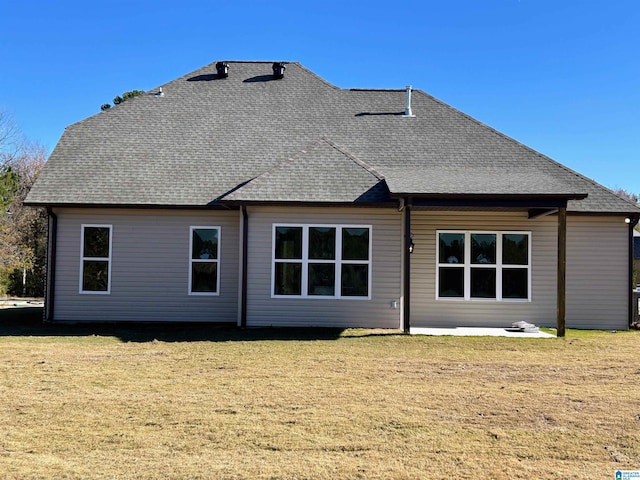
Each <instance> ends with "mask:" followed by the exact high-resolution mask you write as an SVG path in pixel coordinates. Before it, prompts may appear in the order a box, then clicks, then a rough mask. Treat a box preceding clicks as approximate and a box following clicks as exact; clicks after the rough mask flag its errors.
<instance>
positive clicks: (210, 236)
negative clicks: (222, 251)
mask: <svg viewBox="0 0 640 480" xmlns="http://www.w3.org/2000/svg"><path fill="white" fill-rule="evenodd" d="M192 241H193V249H192V253H191V258H192V259H194V260H195V259H217V258H218V229H217V228H196V229H194V230H193V238H192Z"/></svg>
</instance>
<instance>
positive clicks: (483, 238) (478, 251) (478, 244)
mask: <svg viewBox="0 0 640 480" xmlns="http://www.w3.org/2000/svg"><path fill="white" fill-rule="evenodd" d="M471 263H489V264H495V263H496V236H495V234H492V233H472V234H471Z"/></svg>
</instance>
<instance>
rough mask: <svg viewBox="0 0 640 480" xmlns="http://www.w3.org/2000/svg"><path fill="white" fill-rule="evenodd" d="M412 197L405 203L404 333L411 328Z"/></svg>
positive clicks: (408, 331)
mask: <svg viewBox="0 0 640 480" xmlns="http://www.w3.org/2000/svg"><path fill="white" fill-rule="evenodd" d="M411 203H412V199H411V197H409V198H407V200H406V201H405V204H404V295H403V296H404V302H403V317H404V333H407V334H408V333H410V330H411V253H410V252H409V247H410V245H411V207H412V204H411Z"/></svg>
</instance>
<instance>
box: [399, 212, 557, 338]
mask: <svg viewBox="0 0 640 480" xmlns="http://www.w3.org/2000/svg"><path fill="white" fill-rule="evenodd" d="M411 229H412V232H413V241H414V243H415V249H414V253H413V254H412V255H411V326H412V327H456V326H458V327H461V326H477V327H510V326H511V324H512V323H513V322H517V321H520V320H524V321H527V322H530V323H534V324H536V325H546V326H554V325H555V323H556V290H557V289H556V284H557V282H556V264H557V219H556V218H555V217H541V218H537V219H534V220H528V218H527V213H526V212H510V213H504V212H478V211H460V212H440V211H419V210H414V211H413V212H412V213H411ZM437 230H489V231H491V230H496V231H500V230H512V231H530V232H531V276H532V278H531V301H517V302H513V301H511V302H509V301H503V302H497V301H492V300H472V301H464V300H449V299H447V300H436V241H437V233H436V231H437Z"/></svg>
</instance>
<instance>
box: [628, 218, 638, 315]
mask: <svg viewBox="0 0 640 480" xmlns="http://www.w3.org/2000/svg"><path fill="white" fill-rule="evenodd" d="M639 221H640V217H637V216H636V217H630V218H629V327H631V326H633V324H634V323H635V322H637V318H636V317H637V316H638V300H637V295H634V294H633V292H634V290H635V287H636V286H635V285H634V284H633V262H634V261H635V260H634V255H633V230H634V228H635V227H636V225H638V222H639ZM638 275H640V272H638ZM639 278H640V277H639Z"/></svg>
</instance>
